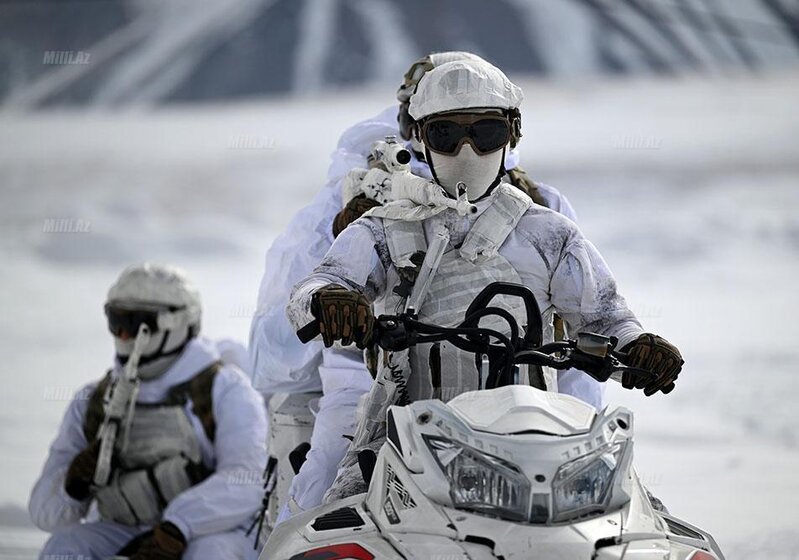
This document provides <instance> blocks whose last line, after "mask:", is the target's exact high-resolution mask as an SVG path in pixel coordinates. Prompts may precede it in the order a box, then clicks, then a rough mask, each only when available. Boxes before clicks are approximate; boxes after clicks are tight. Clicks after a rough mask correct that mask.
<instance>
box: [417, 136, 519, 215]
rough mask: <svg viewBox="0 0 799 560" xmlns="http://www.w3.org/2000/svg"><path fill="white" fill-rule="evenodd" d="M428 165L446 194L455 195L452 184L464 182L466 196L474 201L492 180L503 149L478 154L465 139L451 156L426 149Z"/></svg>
mask: <svg viewBox="0 0 799 560" xmlns="http://www.w3.org/2000/svg"><path fill="white" fill-rule="evenodd" d="M428 154H429V157H430V161H429V162H428V163H429V164H430V168H431V169H432V170H433V171H434V173H435V177H436V179H437V181H438V184H439V185H441V186H442V187H444V190H446V191H447V192H448V193H449V194H450V195H452V196H453V197H457V196H458V193H457V189H456V188H455V187H456V185H457V184H458V183H459V182H463V183H464V184H465V185H466V196H467V198H468V199H469V201H470V202H474V201H475V200H477V199H478V198H480V197H481V196H483V195H484V194H485V193H486V191H488V188H489V187H490V186H491V185H492V184H493V183H494V181H496V179H497V176H498V175H499V171H500V168H501V166H502V161H503V160H504V158H505V149H504V148H503V149H502V150H497V151H496V152H492V153H490V154H487V155H484V156H481V155H479V154H478V153H477V152H475V151H474V149H473V148H472V146H471V144H469V143H465V144H464V145H463V146H462V147H461V149H460V151H459V152H458V153H457V154H456V155H454V156H445V155H442V154H437V153H435V152H433V151H428Z"/></svg>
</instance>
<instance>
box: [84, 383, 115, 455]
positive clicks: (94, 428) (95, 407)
mask: <svg viewBox="0 0 799 560" xmlns="http://www.w3.org/2000/svg"><path fill="white" fill-rule="evenodd" d="M111 372H112V370H110V369H109V370H108V371H107V372H105V376H104V377H103V378H102V379H101V380H100V382H99V383H98V384H97V386H96V387H95V388H94V390H93V391H92V394H91V395H90V396H89V405H88V406H87V407H86V416H84V417H83V435H84V436H86V441H88V442H89V443H91V442H93V441H94V440H95V439H96V438H97V432H99V431H100V426H101V425H102V424H103V419H104V418H105V410H104V409H103V401H104V400H105V393H106V391H108V387H109V385H111Z"/></svg>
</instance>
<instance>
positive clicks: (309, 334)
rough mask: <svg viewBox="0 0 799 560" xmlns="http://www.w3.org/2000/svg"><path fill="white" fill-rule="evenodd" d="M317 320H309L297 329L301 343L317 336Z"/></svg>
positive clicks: (318, 332) (318, 331) (305, 342)
mask: <svg viewBox="0 0 799 560" xmlns="http://www.w3.org/2000/svg"><path fill="white" fill-rule="evenodd" d="M320 332H321V331H320V330H319V322H318V321H311V322H310V323H308V324H307V325H305V326H304V327H302V328H301V329H300V330H298V331H297V338H299V339H300V342H302V343H303V344H307V343H309V342H311V341H312V340H313V339H314V338H316V337H317V336H319V334H320Z"/></svg>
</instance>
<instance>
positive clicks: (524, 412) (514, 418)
mask: <svg viewBox="0 0 799 560" xmlns="http://www.w3.org/2000/svg"><path fill="white" fill-rule="evenodd" d="M447 406H449V407H450V408H452V409H454V410H455V411H456V412H457V413H458V414H459V415H460V416H461V417H462V418H463V419H464V420H465V421H466V422H467V423H468V424H469V425H470V426H471V427H472V429H474V430H477V431H481V432H488V433H491V434H498V435H506V434H519V433H524V432H538V433H544V434H551V435H556V436H571V435H577V434H583V433H586V432H588V431H589V430H590V429H591V424H592V423H593V421H594V416H596V411H595V410H594V407H592V406H591V405H589V404H587V403H584V402H583V401H581V400H580V399H577V398H575V397H572V396H570V395H563V394H559V393H549V392H546V391H541V390H539V389H536V388H534V387H530V386H528V385H510V386H507V387H500V388H498V389H490V390H485V391H472V392H469V393H463V394H461V395H458V396H457V397H455V398H454V399H452V400H451V401H449V402H448V403H447Z"/></svg>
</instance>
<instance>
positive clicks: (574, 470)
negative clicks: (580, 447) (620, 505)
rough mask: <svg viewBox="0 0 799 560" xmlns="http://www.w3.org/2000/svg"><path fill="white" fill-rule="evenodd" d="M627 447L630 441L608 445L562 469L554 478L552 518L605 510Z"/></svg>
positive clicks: (563, 519)
mask: <svg viewBox="0 0 799 560" xmlns="http://www.w3.org/2000/svg"><path fill="white" fill-rule="evenodd" d="M625 447H626V442H618V443H612V444H607V445H604V446H602V447H600V448H599V449H597V450H596V451H594V452H593V453H590V454H588V455H585V456H583V457H580V458H578V459H575V460H573V461H570V462H568V463H566V464H564V465H562V466H561V467H560V468H559V469H558V471H557V472H556V473H555V478H554V479H553V481H552V495H553V505H554V510H555V511H554V515H553V518H552V521H555V522H558V521H565V520H567V519H573V518H575V517H579V516H582V515H586V514H589V513H594V512H601V511H604V510H605V507H606V506H607V503H608V500H609V499H610V489H611V488H612V486H613V479H614V477H615V475H616V467H617V466H618V464H619V462H621V459H622V456H623V455H624V449H625Z"/></svg>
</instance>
